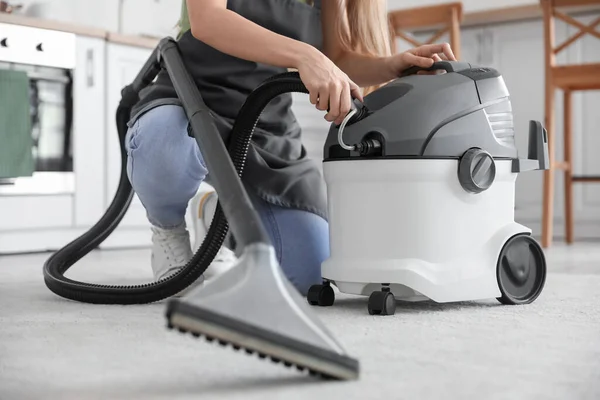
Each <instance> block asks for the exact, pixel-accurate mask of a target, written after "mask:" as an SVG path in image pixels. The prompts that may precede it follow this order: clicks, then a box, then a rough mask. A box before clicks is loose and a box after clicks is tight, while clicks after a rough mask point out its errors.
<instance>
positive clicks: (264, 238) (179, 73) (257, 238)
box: [158, 39, 271, 248]
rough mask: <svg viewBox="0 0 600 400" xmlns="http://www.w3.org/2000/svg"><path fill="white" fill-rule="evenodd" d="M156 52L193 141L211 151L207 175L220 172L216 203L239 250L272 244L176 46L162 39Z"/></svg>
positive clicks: (216, 177)
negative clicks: (258, 244) (257, 244)
mask: <svg viewBox="0 0 600 400" xmlns="http://www.w3.org/2000/svg"><path fill="white" fill-rule="evenodd" d="M158 48H159V49H160V54H161V55H162V60H163V62H164V64H165V66H166V69H167V71H168V73H169V76H170V77H171V80H172V82H173V86H174V88H175V91H176V92H177V96H178V97H179V99H180V100H181V102H182V104H183V107H184V109H185V112H186V114H187V116H188V118H189V121H190V125H191V128H192V132H193V135H194V138H195V139H196V141H197V142H198V145H199V147H200V149H201V150H203V149H211V150H212V151H202V153H203V154H202V156H203V157H204V160H206V164H207V167H208V170H209V171H219V173H218V174H217V173H213V175H214V177H213V179H214V184H213V186H214V187H215V189H216V191H217V193H218V194H219V203H220V204H221V207H222V208H223V211H224V212H225V216H226V217H227V220H228V221H229V224H230V227H231V231H232V233H233V236H234V237H235V240H236V243H238V244H239V245H240V246H241V247H242V248H243V247H246V246H247V245H249V244H256V243H264V244H271V241H270V239H269V236H268V234H267V232H266V230H265V228H264V226H263V225H262V223H261V220H260V217H259V215H258V212H257V211H256V209H255V208H254V206H253V205H252V202H251V200H250V197H249V196H248V193H246V190H245V189H244V186H243V184H242V181H241V179H240V178H239V176H238V174H237V172H236V170H235V167H234V165H233V162H232V161H231V158H229V157H222V156H221V155H223V154H227V148H226V147H225V143H224V142H223V139H222V138H221V136H220V134H219V131H218V130H217V127H216V126H215V123H214V120H213V117H212V115H211V112H210V110H209V109H208V107H207V106H206V104H205V103H204V101H203V100H202V96H201V95H200V91H199V90H198V88H197V87H196V84H195V83H194V80H193V79H192V77H191V76H190V74H189V72H188V71H187V69H186V68H185V65H184V64H183V61H182V59H181V57H180V56H179V49H178V48H177V45H176V44H175V42H173V40H172V39H163V40H162V41H161V42H160V44H159V46H158Z"/></svg>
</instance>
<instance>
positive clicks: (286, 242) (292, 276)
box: [258, 203, 329, 295]
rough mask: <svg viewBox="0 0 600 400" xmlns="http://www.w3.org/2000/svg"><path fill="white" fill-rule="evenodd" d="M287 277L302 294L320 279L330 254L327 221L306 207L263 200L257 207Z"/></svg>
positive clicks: (319, 281)
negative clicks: (294, 207)
mask: <svg viewBox="0 0 600 400" xmlns="http://www.w3.org/2000/svg"><path fill="white" fill-rule="evenodd" d="M258 210H259V213H260V215H261V218H262V221H263V223H264V224H265V227H266V228H267V231H268V233H269V236H270V239H271V241H272V243H273V246H274V247H275V251H276V253H277V258H278V261H279V263H280V265H281V268H282V270H283V272H284V274H285V276H286V277H287V279H288V280H289V281H290V282H291V283H292V284H293V285H294V287H295V288H296V289H297V290H298V291H299V292H300V293H301V294H302V295H306V294H307V293H308V289H309V288H310V287H311V286H312V285H315V284H318V283H321V281H322V276H321V264H322V263H323V261H325V260H326V259H327V258H328V257H329V225H328V223H327V221H326V220H324V219H323V218H321V217H319V216H318V215H315V214H312V213H309V212H307V211H301V210H294V209H286V208H282V207H277V206H273V205H270V204H265V203H263V204H262V205H260V206H259V207H258Z"/></svg>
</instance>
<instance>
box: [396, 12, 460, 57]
mask: <svg viewBox="0 0 600 400" xmlns="http://www.w3.org/2000/svg"><path fill="white" fill-rule="evenodd" d="M388 17H389V23H390V29H391V30H392V33H393V36H394V39H396V38H401V39H403V40H405V41H406V42H408V43H410V44H411V45H413V46H421V45H423V44H431V43H434V42H436V41H437V40H439V39H440V38H441V37H442V36H444V34H446V33H449V36H450V45H451V46H452V50H453V51H454V55H455V56H456V58H457V59H458V58H460V24H461V22H462V20H463V6H462V3H461V2H452V3H446V4H439V5H435V6H425V7H416V8H409V9H405V10H393V11H390V12H389V13H388ZM429 28H434V29H437V31H436V32H435V33H434V34H433V36H431V37H430V38H429V39H428V40H427V41H425V42H420V41H418V40H416V39H415V38H413V37H412V36H410V35H409V34H408V33H407V31H415V30H419V29H429ZM392 52H393V53H395V52H396V40H392Z"/></svg>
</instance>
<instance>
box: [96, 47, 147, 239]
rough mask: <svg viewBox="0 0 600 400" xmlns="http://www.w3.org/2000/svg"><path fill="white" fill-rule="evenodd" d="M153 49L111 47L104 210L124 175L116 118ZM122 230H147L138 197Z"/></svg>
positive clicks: (109, 51)
mask: <svg viewBox="0 0 600 400" xmlns="http://www.w3.org/2000/svg"><path fill="white" fill-rule="evenodd" d="M151 53H152V50H151V49H145V48H137V47H131V46H125V45H120V44H114V43H109V44H108V51H107V60H108V62H107V63H106V65H107V81H106V88H107V90H106V93H107V96H108V99H107V108H106V135H107V136H106V148H107V157H106V176H107V179H106V183H107V191H106V195H105V199H104V201H105V206H106V207H108V205H109V204H110V202H111V201H112V199H113V197H114V195H115V192H116V189H117V186H118V183H119V178H120V175H121V150H120V147H119V139H118V134H117V126H116V122H115V116H116V111H117V107H118V105H119V102H120V100H121V90H122V89H123V87H125V86H127V85H129V84H130V83H131V82H132V81H133V79H134V78H135V76H136V75H137V73H138V72H139V71H140V69H141V68H142V66H143V65H144V63H145V62H146V60H148V57H150V54H151ZM119 226H120V227H125V228H127V227H147V226H149V224H148V220H147V218H146V211H145V209H144V207H143V206H142V204H141V202H140V200H139V198H138V197H137V195H136V196H135V197H134V199H133V201H132V203H131V206H130V208H129V210H128V212H127V214H126V215H125V217H124V218H123V220H122V221H121V224H120V225H119Z"/></svg>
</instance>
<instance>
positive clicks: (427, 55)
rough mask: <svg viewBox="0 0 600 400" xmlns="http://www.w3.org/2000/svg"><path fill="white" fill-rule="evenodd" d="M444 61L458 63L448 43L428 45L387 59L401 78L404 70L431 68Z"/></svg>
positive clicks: (394, 72)
mask: <svg viewBox="0 0 600 400" xmlns="http://www.w3.org/2000/svg"><path fill="white" fill-rule="evenodd" d="M442 60H449V61H456V57H455V56H454V53H453V52H452V49H451V48H450V45H449V44H448V43H443V44H426V45H423V46H419V47H415V48H414V49H411V50H408V51H406V52H404V53H400V54H397V55H394V56H392V57H389V58H388V59H387V61H388V64H389V66H390V68H391V69H392V73H393V76H395V77H397V76H400V74H401V73H402V72H403V71H404V70H406V69H408V68H410V67H413V66H417V67H422V68H429V67H431V66H432V65H433V63H434V62H437V61H442Z"/></svg>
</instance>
